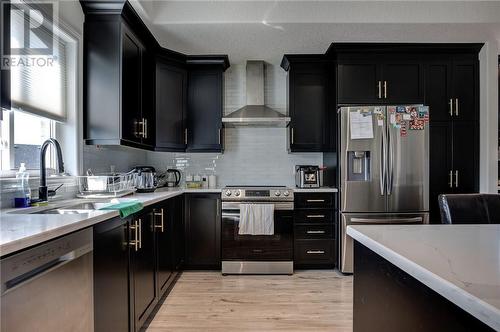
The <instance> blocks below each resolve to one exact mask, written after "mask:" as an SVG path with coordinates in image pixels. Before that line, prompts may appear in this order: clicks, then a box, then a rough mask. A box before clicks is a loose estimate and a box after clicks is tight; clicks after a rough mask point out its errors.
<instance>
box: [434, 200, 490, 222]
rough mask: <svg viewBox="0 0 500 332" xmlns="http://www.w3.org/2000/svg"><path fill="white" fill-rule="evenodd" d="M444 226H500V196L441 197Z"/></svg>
mask: <svg viewBox="0 0 500 332" xmlns="http://www.w3.org/2000/svg"><path fill="white" fill-rule="evenodd" d="M438 200H439V209H440V212H441V222H442V223H443V224H500V195H498V194H449V195H448V194H443V195H439V197H438Z"/></svg>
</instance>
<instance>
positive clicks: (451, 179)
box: [448, 171, 453, 188]
mask: <svg viewBox="0 0 500 332" xmlns="http://www.w3.org/2000/svg"><path fill="white" fill-rule="evenodd" d="M449 176H450V181H448V185H449V186H450V188H453V171H450V173H449Z"/></svg>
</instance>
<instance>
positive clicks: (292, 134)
mask: <svg viewBox="0 0 500 332" xmlns="http://www.w3.org/2000/svg"><path fill="white" fill-rule="evenodd" d="M290 131H291V135H290V136H291V140H290V141H291V143H292V144H293V141H294V132H293V127H292V128H290Z"/></svg>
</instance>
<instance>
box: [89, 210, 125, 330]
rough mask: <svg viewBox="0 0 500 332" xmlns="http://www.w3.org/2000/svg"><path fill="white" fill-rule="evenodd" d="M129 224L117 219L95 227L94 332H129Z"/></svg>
mask: <svg viewBox="0 0 500 332" xmlns="http://www.w3.org/2000/svg"><path fill="white" fill-rule="evenodd" d="M128 224H129V219H120V218H114V219H111V220H107V221H104V222H102V223H100V224H98V225H96V226H94V331H95V332H107V331H115V332H128V331H129V330H130V329H129V315H128V313H129V296H128V289H129V288H128V287H129V285H128V251H129V250H128V249H129V248H128V242H129V240H128Z"/></svg>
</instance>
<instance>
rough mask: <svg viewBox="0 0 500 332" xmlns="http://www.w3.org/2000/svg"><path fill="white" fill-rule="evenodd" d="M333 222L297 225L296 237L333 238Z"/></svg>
mask: <svg viewBox="0 0 500 332" xmlns="http://www.w3.org/2000/svg"><path fill="white" fill-rule="evenodd" d="M334 234H335V233H334V230H333V224H310V225H295V238H296V239H299V240H310V239H333V238H334Z"/></svg>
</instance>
